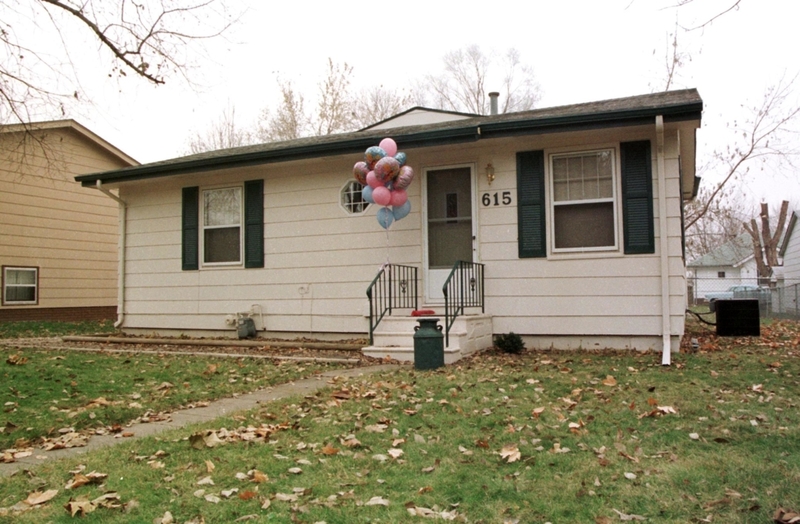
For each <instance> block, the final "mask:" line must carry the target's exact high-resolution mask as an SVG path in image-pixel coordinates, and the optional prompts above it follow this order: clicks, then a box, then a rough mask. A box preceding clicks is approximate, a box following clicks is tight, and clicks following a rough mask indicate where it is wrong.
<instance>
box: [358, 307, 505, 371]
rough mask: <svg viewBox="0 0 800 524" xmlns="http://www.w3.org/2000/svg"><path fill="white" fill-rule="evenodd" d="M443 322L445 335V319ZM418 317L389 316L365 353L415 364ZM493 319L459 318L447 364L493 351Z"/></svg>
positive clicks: (447, 348)
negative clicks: (477, 353) (490, 349)
mask: <svg viewBox="0 0 800 524" xmlns="http://www.w3.org/2000/svg"><path fill="white" fill-rule="evenodd" d="M435 317H436V318H439V325H440V326H442V334H444V315H441V316H438V315H436V316H435ZM417 319H418V317H412V316H405V315H404V316H397V315H395V316H387V317H384V318H383V320H381V323H380V324H378V327H377V329H376V330H375V333H374V334H373V342H374V344H373V345H371V346H367V347H365V348H363V349H362V350H361V352H362V353H363V354H364V355H366V356H368V357H374V358H386V357H388V358H392V359H395V360H399V361H400V362H412V363H413V362H414V328H415V327H416V326H418V325H419V323H418V322H417ZM492 333H493V331H492V317H491V315H485V314H468V315H465V316H462V317H458V318H456V321H455V323H454V324H453V327H452V328H450V343H449V345H446V346H445V348H444V363H445V364H452V363H453V362H456V361H458V360H460V359H462V358H464V357H466V356H469V355H471V354H473V353H475V352H476V351H480V350H482V349H486V348H489V347H492Z"/></svg>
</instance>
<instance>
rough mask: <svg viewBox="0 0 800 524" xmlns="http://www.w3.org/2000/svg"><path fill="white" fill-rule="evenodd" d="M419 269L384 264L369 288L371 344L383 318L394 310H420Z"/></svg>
mask: <svg viewBox="0 0 800 524" xmlns="http://www.w3.org/2000/svg"><path fill="white" fill-rule="evenodd" d="M417 290H418V287H417V268H416V267H414V266H403V265H400V264H388V263H387V264H384V265H383V267H381V269H380V271H378V274H377V275H375V278H374V279H373V280H372V283H371V284H370V285H369V287H368V288H367V298H369V344H370V346H371V345H373V344H374V343H375V339H374V338H373V333H374V332H375V328H377V327H378V324H380V323H381V320H383V317H384V316H385V315H386V314H387V313H388V314H390V315H391V314H392V309H397V308H413V309H417V308H418V304H419V303H418V298H417V297H418V295H419V293H418V292H417Z"/></svg>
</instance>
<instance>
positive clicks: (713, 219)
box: [685, 187, 755, 260]
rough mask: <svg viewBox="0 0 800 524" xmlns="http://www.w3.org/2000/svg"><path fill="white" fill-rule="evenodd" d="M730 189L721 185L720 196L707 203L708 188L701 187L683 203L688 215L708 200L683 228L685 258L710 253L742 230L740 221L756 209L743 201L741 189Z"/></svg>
mask: <svg viewBox="0 0 800 524" xmlns="http://www.w3.org/2000/svg"><path fill="white" fill-rule="evenodd" d="M729 189H730V188H726V189H724V190H723V192H722V194H721V196H718V197H716V198H714V200H713V201H712V202H710V203H709V202H708V199H709V197H710V193H711V189H709V188H706V187H703V188H701V189H700V191H699V193H698V195H697V197H696V198H695V199H694V200H692V201H691V202H689V203H687V204H686V208H685V213H686V214H687V215H690V214H693V213H695V211H696V210H697V209H698V208H701V207H705V206H706V205H707V204H708V210H707V211H706V213H705V214H704V215H703V217H702V218H700V219H699V220H697V221H696V222H694V223H693V224H692V227H690V228H687V229H686V232H685V239H686V258H687V260H694V259H696V258H699V257H701V256H703V255H705V254H707V253H710V252H712V251H714V250H715V249H717V248H718V247H720V246H722V245H724V244H727V243H728V242H730V241H732V240H734V239H735V238H737V237H738V236H739V235H741V234H742V233H744V228H743V226H742V223H743V222H744V221H746V220H748V219H749V218H750V217H752V216H753V214H754V213H755V211H754V209H753V206H752V205H751V204H749V203H747V202H745V201H744V199H743V198H742V195H741V193H739V192H735V191H730V190H729Z"/></svg>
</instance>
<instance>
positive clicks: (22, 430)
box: [0, 343, 332, 450]
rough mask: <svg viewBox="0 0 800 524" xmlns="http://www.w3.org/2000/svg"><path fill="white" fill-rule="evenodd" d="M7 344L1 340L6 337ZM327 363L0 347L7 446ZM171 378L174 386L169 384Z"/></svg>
mask: <svg viewBox="0 0 800 524" xmlns="http://www.w3.org/2000/svg"><path fill="white" fill-rule="evenodd" d="M0 346H2V344H1V343H0ZM325 369H332V368H331V367H328V366H326V365H325V364H311V363H302V364H297V363H289V362H278V361H274V362H273V361H269V360H267V361H265V360H263V359H252V358H237V359H233V358H214V357H199V356H193V357H187V356H177V355H170V354H169V353H164V354H155V355H153V354H141V355H131V354H123V355H121V354H112V353H82V352H71V351H53V350H35V349H24V350H23V349H8V348H2V347H0V383H2V384H4V385H5V386H4V387H3V388H2V389H0V406H3V411H2V412H0V428H4V429H2V430H0V450H2V449H5V448H10V447H16V448H22V447H27V446H30V445H34V444H37V443H40V442H41V440H42V438H52V437H54V436H58V430H59V429H61V428H65V427H72V428H75V429H76V430H83V429H88V428H102V427H107V426H111V425H114V424H124V423H126V422H128V421H130V420H132V419H135V418H136V417H139V416H141V415H143V414H144V413H145V412H147V411H152V412H160V411H165V410H171V409H175V408H177V407H180V406H183V405H186V404H189V403H192V402H198V401H208V400H213V399H217V398H221V397H227V396H231V395H233V394H234V393H241V392H245V391H253V390H255V389H258V388H263V387H267V386H271V385H275V384H279V383H284V382H288V381H291V380H295V379H297V378H299V377H303V376H308V375H311V374H313V373H315V372H318V371H320V370H325ZM167 384H169V385H167Z"/></svg>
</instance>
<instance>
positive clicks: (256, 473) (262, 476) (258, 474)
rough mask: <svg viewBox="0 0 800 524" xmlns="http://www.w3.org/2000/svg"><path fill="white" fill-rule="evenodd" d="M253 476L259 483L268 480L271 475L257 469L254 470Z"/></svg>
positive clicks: (254, 480)
mask: <svg viewBox="0 0 800 524" xmlns="http://www.w3.org/2000/svg"><path fill="white" fill-rule="evenodd" d="M252 477H253V478H252V480H253V482H255V483H257V484H261V483H263V482H267V481H268V480H269V477H267V474H266V473H262V472H260V471H258V470H257V469H256V470H253V475H252Z"/></svg>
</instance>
